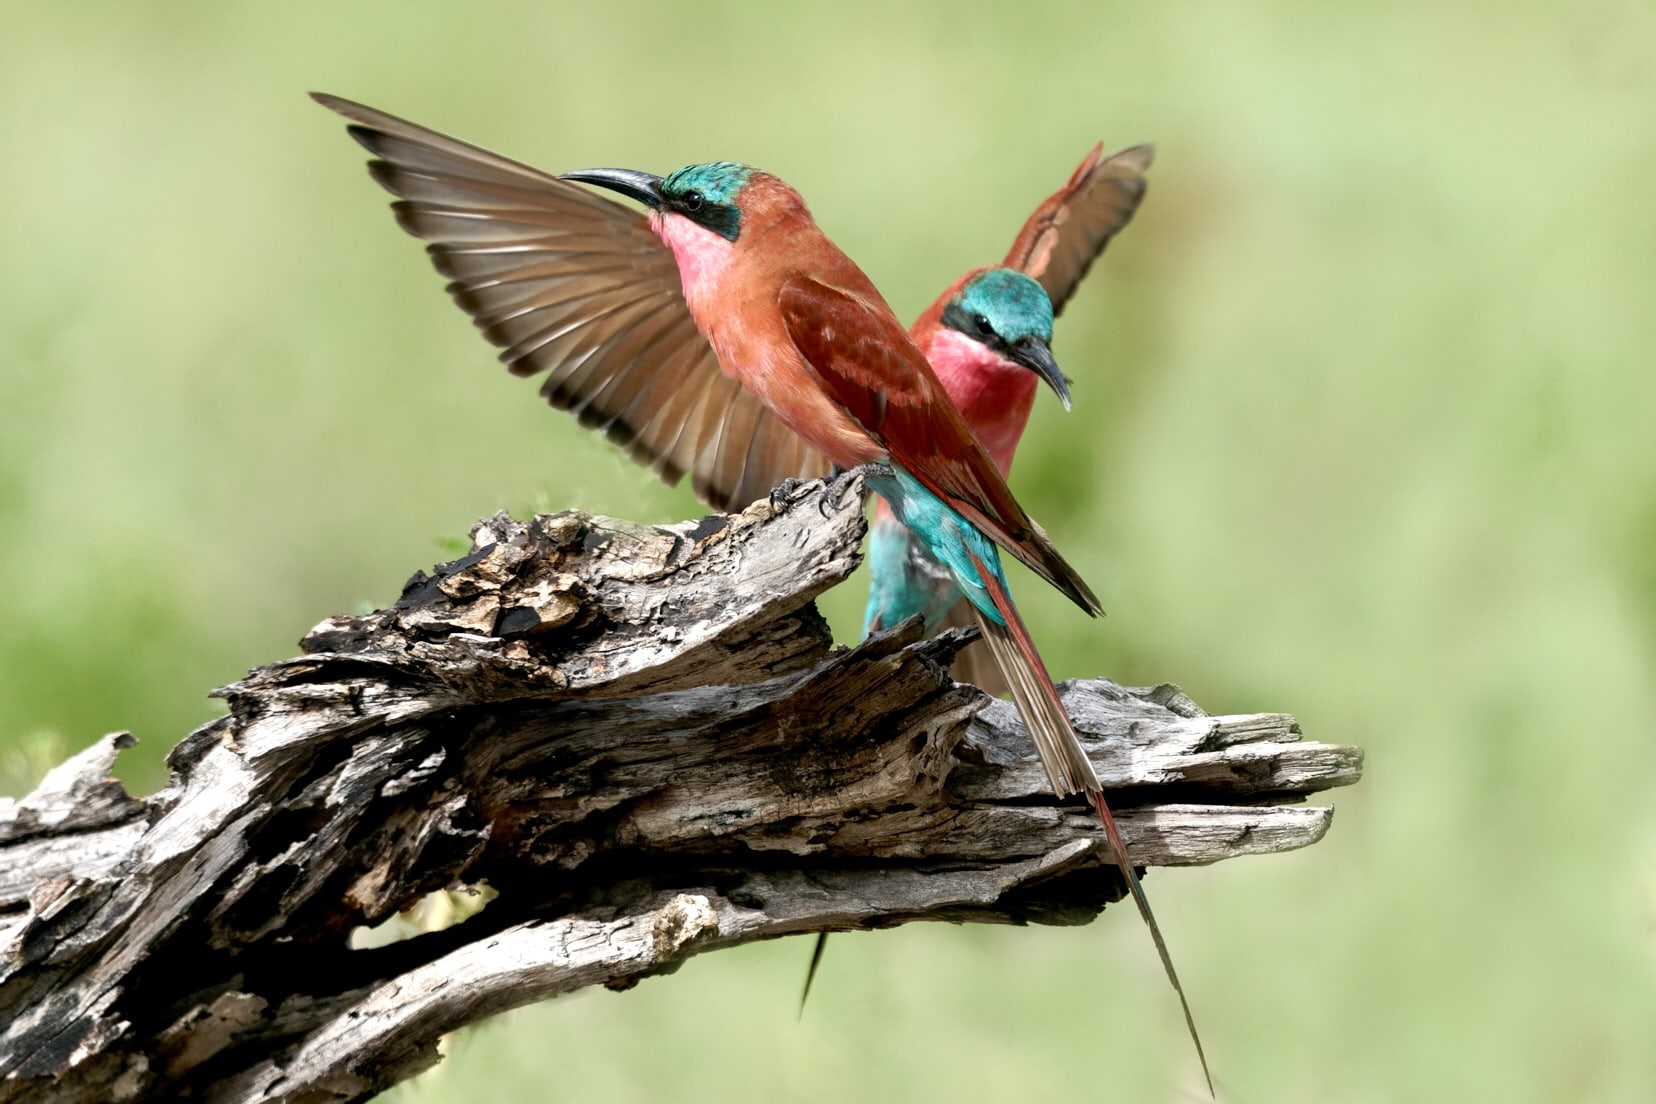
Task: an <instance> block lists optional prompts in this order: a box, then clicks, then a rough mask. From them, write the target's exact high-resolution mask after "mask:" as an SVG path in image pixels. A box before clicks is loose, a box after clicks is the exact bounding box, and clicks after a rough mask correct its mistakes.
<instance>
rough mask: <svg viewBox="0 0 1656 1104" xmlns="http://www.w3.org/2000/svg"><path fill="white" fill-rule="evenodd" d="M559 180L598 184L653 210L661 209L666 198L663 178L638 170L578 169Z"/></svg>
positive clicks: (562, 175)
mask: <svg viewBox="0 0 1656 1104" xmlns="http://www.w3.org/2000/svg"><path fill="white" fill-rule="evenodd" d="M558 179H559V180H577V181H580V182H581V183H582V184H596V185H598V187H600V188H608V189H609V190H610V191H612V192H620V193H621V194H622V195H624V196H630V197H631V198H633V199H636V200H638V202H640V203H642V204H644V206H646V207H648V208H650V209H651V210H654V209H655V208H657V207H660V206H661V204H662V200H663V199H664V198H665V197H664V196H663V195H662V194H661V177H659V176H655V175H654V174H652V173H647V172H639V171H638V170H637V169H578V170H577V171H575V172H566V173H559V174H558Z"/></svg>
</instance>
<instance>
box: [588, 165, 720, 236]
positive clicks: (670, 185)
mask: <svg viewBox="0 0 1656 1104" xmlns="http://www.w3.org/2000/svg"><path fill="white" fill-rule="evenodd" d="M752 176H753V170H752V169H750V168H748V167H747V166H746V165H738V164H735V163H734V162H731V161H709V162H706V163H705V164H701V165H686V166H685V167H684V168H682V169H679V170H678V171H677V172H675V173H671V174H669V175H668V176H667V177H666V179H663V178H661V177H659V176H656V175H654V174H652V173H645V172H638V171H637V170H635V169H582V170H580V171H579V172H569V173H563V174H561V175H560V176H559V179H560V180H579V181H581V182H582V183H584V184H596V185H598V186H599V187H600V188H608V189H610V190H611V191H616V192H620V193H621V194H622V195H625V196H631V197H632V198H633V199H636V200H638V201H639V202H640V203H642V204H644V205H645V206H647V207H649V208H651V209H652V210H660V211H671V212H672V213H674V214H677V215H683V216H684V217H685V218H687V219H689V220H690V221H691V222H694V223H697V224H698V225H701V226H705V227H706V228H707V229H709V230H711V231H713V232H714V233H715V234H718V235H720V236H721V237H723V238H725V239H727V240H729V241H735V240H736V239H737V238H738V237H739V236H740V235H741V233H742V208H741V205H740V203H739V202H738V197H739V196H740V195H741V193H742V189H743V188H745V187H747V184H748V181H749V180H750V179H751V178H752Z"/></svg>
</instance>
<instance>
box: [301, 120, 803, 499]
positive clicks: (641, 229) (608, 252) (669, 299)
mask: <svg viewBox="0 0 1656 1104" xmlns="http://www.w3.org/2000/svg"><path fill="white" fill-rule="evenodd" d="M315 99H316V100H317V101H318V102H319V103H321V104H322V105H323V106H325V107H328V108H330V109H332V110H334V111H336V112H338V113H339V114H341V115H344V116H345V117H346V118H347V119H349V120H351V122H352V124H353V125H352V126H350V127H349V130H350V133H351V136H352V137H353V138H355V139H356V140H357V141H358V142H359V143H361V145H362V146H363V147H364V148H366V149H367V150H368V151H369V152H370V153H371V154H373V155H374V157H375V158H376V160H374V161H371V162H370V163H369V167H368V168H369V173H370V174H371V175H372V176H373V178H374V180H376V181H377V182H379V184H380V185H381V186H382V187H384V188H385V189H386V190H387V191H389V192H391V193H392V194H393V195H395V196H396V197H397V201H396V202H394V203H393V204H392V209H393V212H394V213H395V215H396V219H397V222H398V224H399V225H401V226H402V227H403V229H405V230H406V231H408V232H409V233H410V234H413V235H414V236H415V237H418V238H421V239H424V240H425V241H426V242H428V243H429V244H428V247H427V253H428V254H429V255H430V257H431V262H432V264H433V266H434V267H435V268H436V269H437V271H438V272H439V273H441V274H442V275H443V276H445V277H447V278H448V279H449V281H450V283H449V286H448V291H449V294H450V295H451V296H452V297H453V299H454V301H455V302H456V303H457V304H458V305H459V306H460V307H461V309H463V310H465V311H466V313H467V314H469V315H470V316H471V317H472V319H473V321H474V322H475V323H476V324H477V326H478V328H479V329H480V330H481V331H482V333H483V336H484V337H485V338H487V339H488V340H489V341H490V342H491V343H492V344H494V345H496V346H498V347H500V348H501V349H502V350H503V351H502V353H501V356H500V359H501V360H502V361H503V362H504V363H505V364H506V366H507V367H508V368H509V369H511V371H512V372H513V373H514V374H516V375H519V376H536V375H540V374H542V373H545V374H546V377H547V378H546V380H545V382H544V383H543V384H542V387H541V394H542V395H543V396H545V398H546V399H547V401H548V402H549V403H551V404H552V405H553V406H555V407H558V408H559V409H563V410H567V411H569V412H570V413H572V414H574V415H575V416H576V417H577V418H578V419H579V420H580V422H581V424H582V425H585V426H589V427H592V428H597V429H601V430H602V431H603V432H604V433H605V434H606V435H607V436H608V437H609V438H610V440H612V441H614V442H615V443H616V444H618V445H620V446H621V447H622V448H623V449H625V450H626V452H627V454H628V455H629V456H631V457H632V458H633V459H634V460H637V461H638V462H640V463H642V464H645V465H648V466H649V467H650V468H651V470H652V471H654V472H656V474H658V475H659V476H661V478H663V479H664V480H666V481H667V482H669V483H677V482H678V481H679V480H680V479H681V478H683V476H684V475H685V474H686V473H689V474H690V475H691V479H692V483H691V485H692V487H693V488H694V489H695V492H696V494H697V496H698V497H700V498H701V499H702V500H703V501H704V502H706V503H707V504H708V505H710V506H712V507H713V508H714V509H720V510H729V509H740V508H741V507H743V506H745V505H747V503H748V502H750V501H752V500H753V499H754V498H757V497H759V496H761V495H763V494H764V493H766V492H767V491H769V490H770V488H771V487H772V486H774V485H775V484H777V483H779V482H781V481H782V480H783V479H786V478H789V477H793V478H814V477H816V476H819V475H824V474H826V473H827V472H828V470H829V465H828V462H827V461H826V460H825V459H824V458H823V457H822V456H821V455H820V454H818V453H817V452H815V451H814V450H812V449H810V448H809V447H808V446H807V445H805V444H804V442H803V441H801V440H800V439H799V438H798V436H797V435H795V434H794V433H793V432H792V431H791V430H789V429H788V428H787V427H786V426H783V425H782V424H781V423H780V422H778V421H777V420H776V418H775V417H774V416H773V415H772V414H771V413H770V412H769V411H767V410H766V409H765V408H764V407H763V406H762V405H761V404H760V403H759V401H758V399H756V398H755V397H754V396H753V395H752V394H750V393H749V392H748V391H746V390H745V389H743V388H742V387H741V386H740V385H739V384H737V383H736V382H735V381H734V380H733V379H732V378H731V377H729V376H727V375H726V374H725V373H724V372H722V371H721V370H720V368H719V364H718V360H717V358H716V357H715V355H714V353H713V349H712V346H710V345H709V344H708V342H707V339H706V338H705V337H703V336H702V334H701V332H700V331H699V330H697V329H696V325H695V321H694V319H692V318H691V316H690V310H689V307H688V306H687V305H686V304H685V302H684V294H683V291H682V288H681V285H680V281H679V275H678V266H677V264H676V263H675V262H674V260H673V255H672V253H671V251H669V250H668V249H667V247H666V246H665V245H664V244H663V243H662V242H661V240H660V239H659V238H657V237H656V235H655V233H654V232H653V231H651V230H650V228H649V225H648V223H647V222H646V220H645V219H644V218H643V217H642V216H641V215H640V214H639V213H638V212H636V211H634V210H632V209H630V208H627V207H623V206H621V205H620V204H618V203H614V202H611V201H610V200H608V199H606V198H604V197H602V196H599V195H597V194H596V193H594V192H591V191H589V190H587V189H585V188H583V187H580V186H578V185H575V184H572V183H569V182H567V181H562V180H559V179H557V178H556V177H555V176H552V175H551V174H549V173H545V172H542V171H541V170H539V169H536V168H533V167H531V166H529V165H525V164H523V163H521V162H518V161H514V160H512V159H510V158H507V157H503V156H501V155H499V154H496V153H491V152H490V151H488V150H485V149H481V148H479V147H477V146H473V145H471V144H469V143H466V142H462V141H459V140H458V139H455V138H450V137H448V136H446V135H443V134H439V133H437V132H436V131H433V130H428V129H426V128H425V127H421V126H417V125H416V124H414V123H410V122H408V121H406V120H403V119H399V118H397V117H396V116H393V115H388V114H386V113H384V112H381V111H376V110H374V109H373V108H369V107H365V106H363V105H361V104H355V103H352V102H350V101H349V100H342V99H339V98H338V97H334V96H325V95H320V94H318V95H316V96H315ZM744 434H745V435H746V436H745V437H744V436H743V435H744Z"/></svg>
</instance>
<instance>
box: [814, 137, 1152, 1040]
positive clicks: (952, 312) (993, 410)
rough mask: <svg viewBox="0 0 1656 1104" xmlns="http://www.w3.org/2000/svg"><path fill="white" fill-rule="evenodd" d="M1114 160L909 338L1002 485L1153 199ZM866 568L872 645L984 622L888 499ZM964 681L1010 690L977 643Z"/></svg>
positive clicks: (1063, 192)
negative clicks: (1093, 283)
mask: <svg viewBox="0 0 1656 1104" xmlns="http://www.w3.org/2000/svg"><path fill="white" fill-rule="evenodd" d="M1103 153H1104V144H1103V143H1102V142H1099V143H1098V144H1096V145H1094V146H1093V148H1092V149H1091V150H1089V151H1088V153H1087V155H1086V157H1084V158H1083V159H1082V161H1081V164H1080V165H1078V166H1077V167H1076V169H1075V171H1074V172H1072V173H1071V174H1070V176H1069V179H1068V180H1066V181H1065V182H1064V185H1063V187H1061V188H1059V189H1058V190H1057V191H1056V192H1054V193H1053V194H1052V195H1050V196H1048V197H1047V198H1046V199H1045V200H1044V201H1043V202H1042V203H1041V204H1040V206H1038V207H1037V208H1036V209H1035V212H1034V213H1033V214H1031V215H1030V216H1029V218H1028V219H1027V220H1026V221H1025V223H1024V225H1023V226H1022V227H1021V228H1020V230H1019V232H1018V236H1017V238H1016V240H1014V241H1013V243H1012V248H1011V249H1010V250H1009V251H1008V252H1007V255H1006V258H1005V260H1003V261H1002V262H1001V264H1000V265H998V266H993V267H986V268H978V269H973V270H972V271H970V272H967V273H966V274H965V275H963V276H961V277H960V278H959V279H958V280H956V281H955V282H954V283H953V284H951V285H950V286H949V287H948V288H947V289H946V290H945V291H944V292H943V294H942V295H940V296H938V298H937V299H936V301H934V302H933V303H932V305H931V306H930V307H928V308H927V309H926V310H925V311H924V312H923V313H922V314H921V315H920V317H919V318H918V319H916V320H915V322H914V324H913V325H912V326H910V327H909V337H910V338H911V339H912V340H913V341H914V343H915V344H916V345H918V346H919V347H920V351H921V352H922V353H924V354H925V356H926V359H927V360H928V361H929V362H930V363H931V366H932V368H933V369H934V370H935V371H936V372H937V376H938V379H939V380H940V381H941V382H942V384H943V388H944V390H946V391H947V392H948V393H949V398H950V400H951V401H953V403H954V404H955V406H957V407H958V408H959V409H960V412H961V414H962V415H963V416H964V417H965V419H966V421H967V424H969V425H970V426H971V427H972V432H973V433H974V434H976V435H977V438H978V440H979V441H980V442H981V443H982V444H983V446H984V448H985V449H986V450H987V451H988V453H989V456H990V458H991V459H993V460H994V462H995V466H996V467H998V468H999V469H1000V471H1001V474H1002V475H1003V476H1004V475H1008V474H1010V471H1011V467H1012V455H1013V452H1014V451H1015V450H1016V449H1017V446H1018V441H1019V439H1020V438H1021V437H1022V436H1023V431H1024V426H1025V425H1026V424H1027V423H1028V421H1029V411H1030V408H1031V406H1033V405H1034V401H1035V391H1036V386H1037V381H1041V382H1045V383H1046V384H1047V385H1048V386H1049V387H1051V388H1052V390H1053V392H1054V393H1055V394H1056V395H1057V396H1058V400H1059V401H1060V402H1061V403H1063V406H1064V409H1065V410H1068V409H1069V408H1070V393H1069V381H1068V380H1067V379H1066V378H1065V376H1064V375H1063V373H1062V372H1059V371H1058V370H1057V365H1056V364H1055V363H1054V362H1053V360H1052V357H1051V355H1050V350H1051V341H1052V323H1053V319H1054V318H1055V317H1056V315H1057V314H1058V313H1059V312H1061V311H1062V310H1063V307H1064V304H1065V303H1066V302H1068V300H1069V298H1070V296H1071V295H1073V294H1074V291H1075V289H1076V287H1077V286H1078V285H1079V284H1080V282H1081V280H1082V279H1083V278H1084V277H1085V276H1086V274H1087V270H1088V269H1089V268H1090V267H1091V266H1092V263H1093V261H1094V260H1096V259H1097V257H1098V255H1099V254H1100V253H1102V252H1103V250H1104V247H1105V246H1106V245H1107V244H1109V241H1110V239H1111V238H1113V237H1114V236H1115V235H1116V234H1117V233H1118V232H1119V231H1120V230H1121V229H1122V227H1124V226H1126V225H1127V223H1128V222H1129V221H1131V219H1132V217H1133V214H1134V213H1135V212H1136V211H1137V210H1138V206H1139V204H1140V203H1141V202H1142V201H1143V198H1144V193H1145V183H1144V173H1145V170H1146V169H1148V168H1149V167H1150V162H1151V160H1152V158H1153V157H1154V156H1155V148H1154V147H1153V146H1151V145H1148V144H1144V145H1137V146H1131V147H1129V148H1127V149H1124V150H1121V151H1119V152H1117V153H1114V154H1112V155H1110V157H1108V158H1104V157H1103ZM867 564H868V572H869V584H868V603H867V607H866V612H865V613H864V616H863V635H864V636H865V637H866V636H868V635H869V634H871V633H874V632H878V631H880V630H881V629H885V628H890V627H893V626H895V625H899V624H901V623H902V622H904V621H907V620H908V619H909V618H910V617H916V616H918V617H920V618H921V620H922V623H923V625H924V626H925V630H926V631H927V632H928V633H935V632H937V631H939V630H941V629H943V628H946V627H962V626H965V625H969V624H971V622H972V620H973V619H974V613H973V611H972V607H971V604H970V603H969V602H967V600H966V599H965V598H964V597H963V596H962V594H961V591H960V587H959V586H958V585H957V584H956V582H955V575H954V572H953V571H951V570H950V569H949V568H948V566H947V565H945V564H942V563H939V562H938V561H937V559H935V558H934V557H933V556H932V555H931V553H930V552H929V551H928V550H927V545H926V543H925V542H924V541H922V540H920V539H918V538H917V537H915V535H914V534H913V533H912V532H910V530H909V529H908V527H907V526H905V525H904V524H903V523H902V522H900V521H898V520H897V517H896V515H895V514H894V513H893V512H892V509H891V505H890V504H889V503H888V502H887V501H886V500H885V499H884V498H878V499H877V500H876V503H875V511H874V521H873V524H872V525H871V526H870V527H869V537H868V556H867ZM953 673H954V675H955V677H956V679H958V680H959V681H961V682H968V683H972V684H974V685H976V686H977V687H978V688H979V689H981V690H983V691H984V692H985V693H987V694H989V695H990V696H992V697H993V696H1000V695H1001V694H1004V693H1007V692H1008V691H1010V689H1011V687H1010V686H1008V685H1007V683H1006V680H1005V679H1004V678H1003V677H1002V676H1001V673H1000V670H999V668H998V667H997V666H996V665H995V664H994V663H992V662H984V657H983V654H982V649H981V648H978V647H975V646H973V645H971V644H968V645H967V646H966V647H965V648H964V649H963V650H962V651H961V652H960V653H958V654H957V657H956V659H955V663H954V671H953ZM827 945H828V933H827V932H820V933H818V935H817V938H816V943H815V945H814V947H813V948H812V951H811V960H810V965H809V966H808V967H807V968H806V973H805V985H804V987H803V990H802V992H801V994H800V998H799V1007H800V1012H801V1014H803V1012H804V1009H805V1003H806V1001H807V1000H809V999H810V995H811V983H812V982H813V981H814V980H815V978H816V973H817V968H818V967H819V966H820V965H821V963H822V954H823V951H824V950H825V949H826V948H827Z"/></svg>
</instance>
